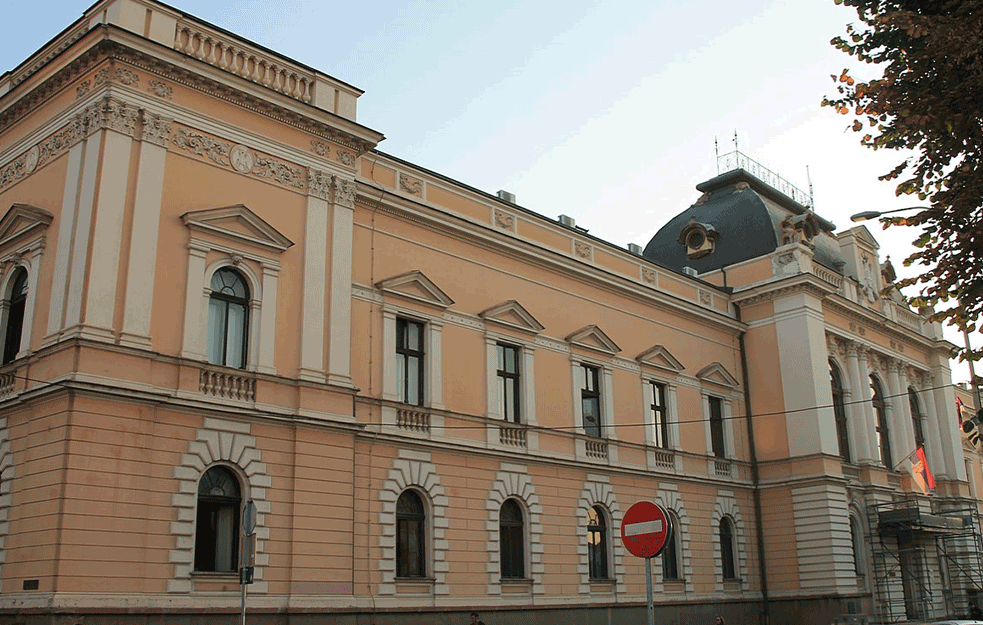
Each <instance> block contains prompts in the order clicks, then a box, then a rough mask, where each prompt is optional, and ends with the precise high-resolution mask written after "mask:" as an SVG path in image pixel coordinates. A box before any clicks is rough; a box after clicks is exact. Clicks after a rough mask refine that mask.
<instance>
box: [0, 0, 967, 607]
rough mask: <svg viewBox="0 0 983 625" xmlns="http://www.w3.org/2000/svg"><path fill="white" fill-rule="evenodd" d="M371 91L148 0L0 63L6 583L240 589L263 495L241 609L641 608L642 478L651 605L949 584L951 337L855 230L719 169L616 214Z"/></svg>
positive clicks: (891, 592)
mask: <svg viewBox="0 0 983 625" xmlns="http://www.w3.org/2000/svg"><path fill="white" fill-rule="evenodd" d="M26 52H27V51H25V53H26ZM361 95H362V92H361V91H360V90H359V89H357V88H356V87H353V86H351V85H348V84H346V83H344V82H342V81H340V80H337V79H335V78H332V77H330V76H328V75H325V74H323V73H321V72H319V71H317V70H314V69H311V68H308V67H305V66H303V65H301V64H299V63H296V62H294V61H292V60H290V59H287V58H284V57H282V56H280V55H278V54H276V53H275V52H272V51H270V50H267V49H264V48H262V47H259V46H257V45H255V44H252V43H250V42H248V41H245V40H243V39H241V38H239V37H237V36H235V35H234V34H232V33H229V32H226V31H224V30H222V29H220V28H218V27H215V26H212V25H209V24H207V23H204V22H202V21H201V20H198V19H196V18H194V17H193V16H190V15H187V14H184V13H182V12H180V11H179V10H176V9H174V8H171V7H168V6H166V5H163V4H159V3H156V2H153V1H151V0H102V1H100V2H97V3H96V4H94V5H93V6H92V7H90V8H89V9H88V10H87V11H86V12H85V14H84V15H83V17H82V18H80V19H79V20H78V21H77V22H75V23H74V24H72V25H70V26H69V27H68V28H67V29H66V30H65V31H63V32H62V33H61V34H60V35H58V36H57V37H56V38H55V39H53V40H52V41H51V42H49V43H48V44H47V45H46V46H44V47H43V48H42V49H40V50H38V51H37V52H35V53H33V54H32V55H31V56H29V57H28V58H27V60H25V61H24V62H23V63H22V64H21V65H19V66H18V67H17V68H14V69H13V70H11V71H8V72H6V73H5V74H3V75H2V76H0V214H2V217H0V271H2V273H0V296H2V305H0V338H3V341H4V342H3V352H2V353H3V362H2V366H0V619H2V620H3V621H4V622H9V623H26V622H28V621H30V622H37V623H48V622H50V623H69V622H72V623H74V622H83V621H84V622H88V623H119V622H128V623H129V622H133V621H134V620H138V621H139V622H150V621H154V622H187V621H188V620H189V619H190V620H191V621H193V622H203V623H204V622H216V623H217V622H220V621H223V622H224V621H227V620H228V619H229V618H233V616H232V615H234V614H237V613H238V611H239V609H240V601H241V598H240V585H239V574H238V571H239V569H240V567H241V566H242V565H243V564H245V563H246V561H247V558H245V557H244V546H245V545H246V544H250V545H252V543H253V541H250V540H247V539H246V537H245V536H244V532H243V530H242V521H243V518H242V514H243V509H244V506H245V504H246V503H247V502H249V501H251V502H253V504H254V505H255V509H256V517H255V521H256V530H255V540H254V549H255V561H254V568H253V577H254V579H253V583H252V584H250V585H249V586H248V603H247V604H248V612H249V618H250V619H251V620H256V619H259V620H262V621H263V622H270V623H274V622H277V623H286V622H295V621H296V622H300V621H303V620H308V619H313V618H316V619H319V620H321V621H324V622H330V623H360V622H383V623H390V622H391V623H434V622H438V623H441V622H447V623H451V622H459V621H460V619H461V618H462V617H463V615H464V614H466V613H467V612H470V611H471V610H472V609H476V610H479V611H481V612H483V613H486V614H484V615H483V616H484V617H485V620H486V621H488V622H515V623H534V622H535V623H540V622H542V623H552V622H555V621H556V619H557V618H568V619H573V620H574V621H575V622H584V623H586V622H593V621H594V620H597V619H604V620H605V621H608V620H610V621H611V622H621V621H623V620H627V619H629V618H641V617H642V616H641V615H642V614H643V611H644V604H645V592H646V588H645V569H644V566H645V564H646V561H644V560H639V559H637V558H634V557H633V556H631V555H630V554H628V553H627V551H625V550H624V549H623V547H622V546H621V543H620V534H619V533H620V524H621V518H622V515H623V514H624V512H625V511H626V510H627V509H628V508H629V507H630V506H631V504H633V503H634V502H636V501H641V500H650V501H656V502H659V503H661V504H662V505H663V506H665V507H666V508H667V509H668V510H669V512H670V515H671V518H672V521H673V525H674V528H675V531H674V536H673V538H672V540H671V541H670V544H669V546H668V547H667V550H666V552H665V553H664V554H663V555H662V556H660V557H659V558H656V559H655V560H654V562H653V568H654V580H655V581H654V584H655V596H656V604H657V606H656V610H657V614H658V618H659V620H660V621H661V622H677V623H683V622H691V621H695V620H698V619H709V618H710V617H711V616H712V615H713V614H717V613H721V614H724V615H725V616H728V617H732V618H735V619H741V620H743V621H749V620H753V619H759V618H761V619H763V620H765V621H773V622H789V621H794V622H803V623H810V622H812V623H828V622H831V621H832V620H834V619H836V618H841V617H843V616H844V615H848V614H855V615H866V616H868V617H870V618H871V619H874V620H877V621H881V622H896V621H898V620H905V619H917V618H929V617H934V616H941V615H946V614H960V613H964V612H965V611H966V609H967V605H968V604H967V600H968V598H969V597H970V596H972V595H973V593H974V592H975V591H976V590H978V589H979V537H978V534H979V532H978V527H979V523H978V520H977V516H978V507H979V503H978V495H977V493H980V492H983V490H981V488H983V486H981V485H980V483H979V482H980V475H981V474H980V468H979V458H978V455H977V454H976V452H975V448H974V447H972V445H968V444H966V443H965V441H964V439H963V437H962V435H961V432H960V428H959V423H958V421H957V417H956V415H955V395H954V391H953V388H952V385H951V375H950V371H949V364H948V363H949V356H950V354H951V351H952V347H953V346H952V345H951V344H949V343H948V342H946V341H945V340H944V339H943V338H942V335H941V331H940V329H939V327H938V326H937V325H934V324H931V323H928V322H927V321H926V318H925V316H924V315H922V314H920V313H919V312H917V311H912V310H910V309H908V308H907V307H906V306H904V305H903V304H902V303H900V302H899V301H896V299H897V298H892V297H890V296H884V295H882V293H884V292H886V291H885V288H886V287H889V286H890V281H891V280H893V278H892V277H891V270H890V269H889V265H884V266H882V263H881V262H880V260H879V254H878V244H877V242H876V241H875V240H874V239H873V237H872V236H871V235H870V233H869V231H867V230H866V229H865V228H863V227H858V228H853V229H850V230H846V231H843V232H836V231H835V228H834V227H833V225H832V224H830V223H829V222H828V221H826V220H824V219H822V218H821V217H819V216H818V215H816V214H815V213H813V212H812V211H811V210H810V209H809V208H808V207H807V206H806V205H804V204H803V203H801V202H799V201H797V200H796V198H795V197H794V194H790V193H787V192H785V191H782V190H779V189H777V188H775V186H773V185H770V184H768V183H767V182H766V181H765V180H763V179H762V178H760V177H758V176H755V175H751V174H750V173H748V171H747V169H745V168H737V169H734V170H733V171H730V172H728V173H725V174H723V175H721V176H718V177H717V178H714V179H713V180H711V181H707V182H705V183H703V184H701V185H699V186H698V190H699V191H701V192H702V193H703V195H702V196H700V197H699V199H698V200H697V201H696V203H695V204H694V205H693V206H691V207H690V208H688V209H686V210H685V211H683V212H682V213H680V214H679V216H677V217H676V218H675V219H673V220H671V221H670V222H669V223H668V224H667V225H666V226H665V227H664V228H663V229H662V230H661V231H660V232H659V233H658V234H657V235H656V236H655V237H653V239H652V240H651V241H650V242H649V244H648V245H647V246H646V248H645V249H644V250H642V248H641V247H639V246H630V247H629V249H623V248H619V247H617V246H614V245H611V244H609V243H607V242H605V241H602V240H600V239H597V238H595V237H592V236H590V235H589V234H588V233H587V231H586V230H584V229H583V228H578V227H577V226H576V223H575V222H574V221H573V220H572V219H570V218H569V217H566V216H560V218H559V219H554V218H550V217H546V216H544V215H542V214H540V213H537V212H533V211H531V210H528V209H526V208H523V207H521V206H519V205H518V204H516V203H515V201H514V198H512V197H510V196H509V195H508V194H506V193H499V194H498V195H492V194H488V193H485V192H482V191H479V190H477V189H474V188H471V187H469V186H467V185H465V184H462V183H460V182H457V181H454V180H450V179H448V178H446V177H444V176H441V175H440V174H438V173H435V172H432V171H428V170H426V169H424V168H422V167H420V166H418V165H414V164H411V163H407V162H405V161H402V160H400V159H399V158H396V157H394V156H391V155H388V154H386V153H384V152H382V151H380V150H378V149H377V146H378V144H379V143H380V142H381V141H382V140H383V135H382V134H380V133H379V132H377V131H375V130H372V129H370V128H367V127H365V126H363V125H361V124H360V123H358V122H357V121H356V102H357V100H358V98H359V97H360V96H361ZM917 448H924V450H925V454H926V457H927V459H928V464H929V466H930V468H931V470H932V472H933V473H934V475H935V480H936V486H935V488H934V490H933V491H931V492H930V493H929V494H923V493H922V492H921V491H920V490H919V489H918V488H917V486H916V485H915V484H913V482H912V479H911V477H910V474H909V473H908V466H909V463H908V461H907V458H908V456H909V455H910V454H911V453H912V452H914V450H915V449H917ZM968 470H971V471H972V473H971V474H970V473H968V472H967V471H968ZM974 558H975V560H974ZM895 562H897V566H895V565H894V563H895ZM974 562H975V565H974ZM973 566H975V567H976V568H975V569H973ZM487 613H490V614H487Z"/></svg>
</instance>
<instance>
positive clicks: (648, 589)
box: [243, 558, 655, 625]
mask: <svg viewBox="0 0 983 625" xmlns="http://www.w3.org/2000/svg"><path fill="white" fill-rule="evenodd" d="M645 598H646V599H647V600H648V625H655V605H654V604H653V603H652V558H645ZM243 625H245V623H243Z"/></svg>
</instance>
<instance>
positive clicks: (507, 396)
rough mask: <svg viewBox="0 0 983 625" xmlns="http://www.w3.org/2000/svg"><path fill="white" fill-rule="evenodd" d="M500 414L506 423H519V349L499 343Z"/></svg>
mask: <svg viewBox="0 0 983 625" xmlns="http://www.w3.org/2000/svg"><path fill="white" fill-rule="evenodd" d="M495 350H496V352H497V353H498V414H500V415H502V418H503V419H505V420H506V421H512V422H513V423H518V422H519V414H520V413H519V348H518V347H515V346H514V345H504V344H502V343H499V344H498V345H496V347H495Z"/></svg>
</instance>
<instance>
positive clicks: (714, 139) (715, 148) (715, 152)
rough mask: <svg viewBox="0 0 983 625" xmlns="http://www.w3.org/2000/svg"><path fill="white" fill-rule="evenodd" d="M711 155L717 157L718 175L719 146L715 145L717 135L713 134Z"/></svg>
mask: <svg viewBox="0 0 983 625" xmlns="http://www.w3.org/2000/svg"><path fill="white" fill-rule="evenodd" d="M713 155H714V156H715V157H717V175H718V176H719V175H720V146H719V145H717V135H713Z"/></svg>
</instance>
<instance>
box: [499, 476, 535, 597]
mask: <svg viewBox="0 0 983 625" xmlns="http://www.w3.org/2000/svg"><path fill="white" fill-rule="evenodd" d="M509 498H512V499H517V500H518V501H519V502H520V503H521V506H522V507H523V516H524V519H523V520H524V521H525V523H526V527H527V528H528V529H527V531H526V536H528V538H529V540H528V542H527V543H526V544H525V545H523V552H524V553H525V554H526V562H527V563H528V564H529V567H528V570H527V572H526V575H528V576H529V577H530V578H532V592H533V594H534V595H542V594H544V593H545V592H546V589H545V587H544V586H543V574H544V572H545V567H544V565H543V521H542V516H543V506H542V505H541V504H540V503H539V496H538V495H536V489H535V487H534V486H533V483H532V480H531V479H530V478H529V470H528V468H527V467H526V466H525V465H515V464H508V463H504V462H503V463H502V464H501V466H500V468H499V470H498V472H497V473H496V474H495V482H494V483H493V484H492V488H491V491H489V493H488V501H487V503H486V504H485V506H486V508H487V510H488V520H487V529H488V543H487V544H486V547H485V549H486V551H487V552H488V594H489V595H494V596H501V595H502V568H501V557H502V556H501V545H500V543H499V534H500V531H499V512H500V511H501V509H502V504H503V503H505V500H506V499H509Z"/></svg>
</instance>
